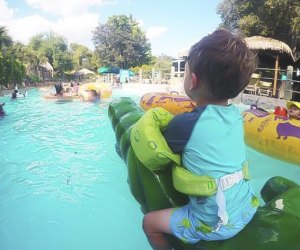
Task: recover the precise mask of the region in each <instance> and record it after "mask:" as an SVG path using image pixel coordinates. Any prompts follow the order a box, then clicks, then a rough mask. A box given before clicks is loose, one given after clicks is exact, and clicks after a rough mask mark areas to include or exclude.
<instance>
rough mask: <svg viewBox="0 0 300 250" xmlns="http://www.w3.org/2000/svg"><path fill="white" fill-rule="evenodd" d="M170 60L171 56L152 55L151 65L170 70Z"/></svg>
mask: <svg viewBox="0 0 300 250" xmlns="http://www.w3.org/2000/svg"><path fill="white" fill-rule="evenodd" d="M172 60H173V58H172V57H171V56H167V55H161V56H157V57H154V65H153V67H154V68H155V69H158V70H165V71H170V69H171V67H172Z"/></svg>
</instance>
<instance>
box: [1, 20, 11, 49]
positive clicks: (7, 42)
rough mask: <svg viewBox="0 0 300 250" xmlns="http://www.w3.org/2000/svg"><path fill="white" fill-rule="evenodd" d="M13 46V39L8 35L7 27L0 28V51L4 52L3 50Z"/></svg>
mask: <svg viewBox="0 0 300 250" xmlns="http://www.w3.org/2000/svg"><path fill="white" fill-rule="evenodd" d="M12 44H13V40H12V38H11V37H10V36H9V35H8V33H7V29H6V28H5V26H0V51H1V52H2V50H3V48H5V47H9V46H11V45H12Z"/></svg>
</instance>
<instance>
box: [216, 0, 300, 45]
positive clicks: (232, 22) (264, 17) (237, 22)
mask: <svg viewBox="0 0 300 250" xmlns="http://www.w3.org/2000/svg"><path fill="white" fill-rule="evenodd" d="M217 13H218V14H220V16H221V19H222V24H221V26H222V27H225V28H227V29H230V30H234V29H239V30H241V31H242V32H243V33H244V34H245V35H246V36H254V35H262V36H267V37H271V38H274V39H278V40H280V41H283V42H285V43H287V44H288V45H289V46H291V47H292V48H294V47H295V41H296V37H297V36H299V35H300V30H299V25H300V18H299V17H300V1H299V0H264V1H263V0H247V1H246V0H223V1H222V2H221V3H220V4H219V5H218V8H217Z"/></svg>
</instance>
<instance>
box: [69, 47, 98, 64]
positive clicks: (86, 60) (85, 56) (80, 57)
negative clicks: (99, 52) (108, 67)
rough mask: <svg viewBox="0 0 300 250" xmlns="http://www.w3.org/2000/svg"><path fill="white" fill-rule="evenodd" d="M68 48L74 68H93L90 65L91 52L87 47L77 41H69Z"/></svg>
mask: <svg viewBox="0 0 300 250" xmlns="http://www.w3.org/2000/svg"><path fill="white" fill-rule="evenodd" d="M70 49H71V54H72V60H73V64H74V68H75V69H76V70H77V69H81V68H87V69H90V70H93V69H94V68H93V66H92V57H93V52H92V51H91V50H90V49H89V48H88V47H86V46H84V45H81V44H78V43H71V44H70Z"/></svg>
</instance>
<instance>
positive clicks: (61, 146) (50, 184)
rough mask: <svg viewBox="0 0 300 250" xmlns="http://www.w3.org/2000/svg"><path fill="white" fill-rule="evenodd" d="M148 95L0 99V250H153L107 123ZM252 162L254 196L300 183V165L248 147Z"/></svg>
mask: <svg viewBox="0 0 300 250" xmlns="http://www.w3.org/2000/svg"><path fill="white" fill-rule="evenodd" d="M148 90H150V89H145V88H144V89H143V91H141V90H137V89H136V88H135V86H133V87H127V88H124V89H114V90H113V95H112V97H111V98H110V99H108V100H101V101H100V102H98V103H83V102H80V101H79V100H73V101H61V100H59V101H56V100H45V99H44V98H43V97H42V93H41V92H39V91H38V90H30V91H29V96H28V97H26V98H22V99H18V100H16V101H11V100H10V98H9V97H8V96H6V97H2V98H0V102H6V105H5V107H4V109H5V111H6V113H7V116H5V117H4V118H3V119H0V135H1V140H0V162H1V168H0V183H1V185H0V186H1V189H0V208H1V215H0V222H1V224H0V249H1V250H32V249H44V250H50V249H51V250H52V249H66V250H82V249H90V250H94V249H95V250H96V249H110V250H117V249H123V250H127V249H128V250H135V249H145V250H147V249H149V250H150V249H151V248H150V246H149V245H148V242H147V240H146V238H145V236H144V234H143V232H142V229H141V221H142V216H143V215H142V212H141V211H140V208H139V205H138V203H137V202H136V201H135V200H134V198H133V197H132V195H131V193H130V191H129V187H128V184H127V170H126V165H125V163H124V161H123V160H122V159H120V158H119V156H118V154H117V153H116V152H115V134H114V132H113V129H112V127H111V123H110V120H109V118H108V116H107V108H108V105H109V102H110V101H111V100H113V99H114V98H117V97H120V96H130V97H132V98H133V99H134V100H136V101H137V102H138V101H139V98H140V97H141V95H142V94H143V93H145V91H148ZM150 91H152V90H150ZM247 107H248V106H247ZM247 107H246V106H243V105H241V106H240V108H241V110H243V109H246V108H247ZM247 155H248V161H249V164H250V171H251V177H252V183H253V186H254V188H255V190H256V192H257V193H258V192H259V191H260V189H261V187H262V186H263V184H264V183H265V182H266V181H267V180H268V179H269V178H270V177H272V176H277V175H279V176H284V177H286V178H289V179H291V180H293V181H295V182H297V183H298V184H300V181H299V177H298V176H299V175H300V167H299V166H296V165H293V164H289V163H285V162H282V161H279V160H276V159H272V158H270V157H267V156H265V155H263V154H260V153H259V152H257V151H255V150H253V149H251V148H247Z"/></svg>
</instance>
